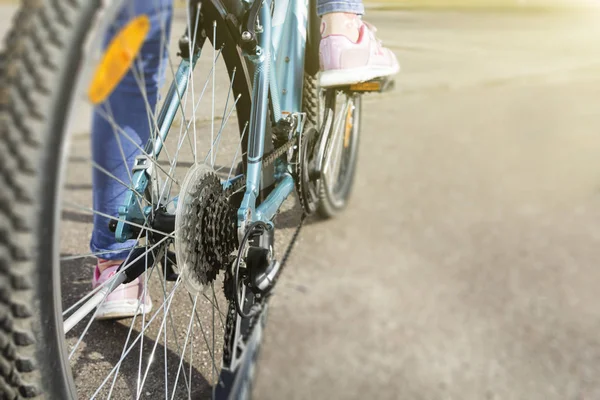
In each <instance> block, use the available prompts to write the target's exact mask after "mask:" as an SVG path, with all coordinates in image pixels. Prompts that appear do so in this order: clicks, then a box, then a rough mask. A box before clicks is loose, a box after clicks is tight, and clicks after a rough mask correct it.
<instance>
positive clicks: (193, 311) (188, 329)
mask: <svg viewBox="0 0 600 400" xmlns="http://www.w3.org/2000/svg"><path fill="white" fill-rule="evenodd" d="M197 304H198V295H196V297H195V298H194V306H193V308H192V314H191V315H190V321H189V323H188V328H187V332H186V336H185V341H184V343H183V351H182V354H185V349H186V347H187V344H188V340H189V338H190V332H191V329H192V324H193V322H194V318H193V315H194V313H195V312H196V305H197ZM182 365H183V357H181V358H180V359H179V366H178V367H177V375H176V376H175V382H174V383H173V395H172V396H171V400H173V399H174V398H175V393H176V392H177V382H178V381H179V373H180V372H181V366H182Z"/></svg>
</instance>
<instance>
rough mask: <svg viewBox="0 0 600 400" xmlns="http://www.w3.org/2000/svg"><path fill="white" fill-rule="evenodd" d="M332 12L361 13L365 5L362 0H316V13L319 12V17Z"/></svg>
mask: <svg viewBox="0 0 600 400" xmlns="http://www.w3.org/2000/svg"><path fill="white" fill-rule="evenodd" d="M334 12H347V13H352V14H359V15H362V14H364V13H365V7H364V5H363V2H362V0H317V14H319V17H322V16H323V15H325V14H329V13H334Z"/></svg>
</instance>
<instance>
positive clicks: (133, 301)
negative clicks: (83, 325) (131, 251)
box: [92, 259, 152, 319]
mask: <svg viewBox="0 0 600 400" xmlns="http://www.w3.org/2000/svg"><path fill="white" fill-rule="evenodd" d="M121 263H122V261H112V260H101V259H99V260H98V264H97V265H96V269H95V270H94V278H93V280H92V286H93V287H94V288H96V287H98V286H100V285H102V284H103V283H104V282H106V281H107V280H109V279H110V278H112V277H113V276H114V275H115V274H116V272H117V269H118V268H119V265H121ZM100 264H104V265H108V267H107V268H106V269H105V270H104V271H102V273H100V269H99V268H98V266H99V265H100ZM143 294H144V280H143V279H141V278H138V279H136V280H134V281H133V282H130V283H127V284H123V285H120V286H119V287H117V288H116V289H115V290H113V291H112V292H111V293H110V294H109V295H108V296H107V297H106V300H105V301H104V303H103V304H102V305H101V306H100V308H99V309H98V312H97V313H96V319H116V318H127V317H133V316H134V315H135V314H136V311H137V313H139V314H140V315H141V314H145V313H149V312H150V311H152V301H151V300H150V293H148V292H146V296H145V301H143V302H141V299H142V296H143ZM140 303H141V304H140ZM138 305H139V310H138Z"/></svg>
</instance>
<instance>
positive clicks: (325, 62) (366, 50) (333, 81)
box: [319, 20, 400, 88]
mask: <svg viewBox="0 0 600 400" xmlns="http://www.w3.org/2000/svg"><path fill="white" fill-rule="evenodd" d="M359 21H360V22H359V24H360V25H359V28H358V29H359V34H358V40H357V41H356V42H353V41H351V40H350V39H349V38H347V37H346V36H344V35H328V36H326V37H324V38H322V39H321V46H320V49H319V53H320V54H319V55H320V59H321V70H322V72H321V77H320V78H319V83H320V85H321V87H324V88H326V87H334V86H346V85H351V84H355V83H360V82H366V81H370V80H372V79H375V78H381V77H386V76H390V75H394V74H396V73H398V72H399V71H400V65H399V64H398V60H397V59H396V56H395V55H394V53H392V52H391V51H390V50H389V49H387V48H385V47H383V46H382V45H381V41H379V40H378V39H377V38H376V37H375V32H376V31H377V29H376V28H375V27H374V26H372V25H370V24H368V23H366V22H364V21H362V20H359Z"/></svg>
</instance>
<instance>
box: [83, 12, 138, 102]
mask: <svg viewBox="0 0 600 400" xmlns="http://www.w3.org/2000/svg"><path fill="white" fill-rule="evenodd" d="M149 30H150V20H149V19H148V16H146V15H140V16H139V17H137V18H135V19H133V20H132V21H130V22H129V23H128V24H127V25H125V27H124V28H123V29H121V31H120V32H119V33H117V34H116V35H115V37H114V38H113V39H112V40H111V42H110V44H109V45H108V47H107V48H106V51H105V52H104V56H103V57H102V61H100V64H99V65H98V68H96V72H95V73H94V76H93V77H92V83H91V84H90V87H89V91H88V96H89V98H90V101H91V102H92V103H93V104H99V103H102V102H103V101H104V100H106V98H107V97H108V96H109V95H110V94H111V93H112V91H113V90H115V87H116V86H117V85H118V84H119V82H121V79H123V77H124V76H125V74H126V73H127V71H128V70H129V68H130V67H131V64H132V63H133V60H134V59H135V57H136V56H137V54H138V53H139V51H140V49H141V48H142V44H143V43H144V39H145V38H146V35H147V34H148V31H149Z"/></svg>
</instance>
